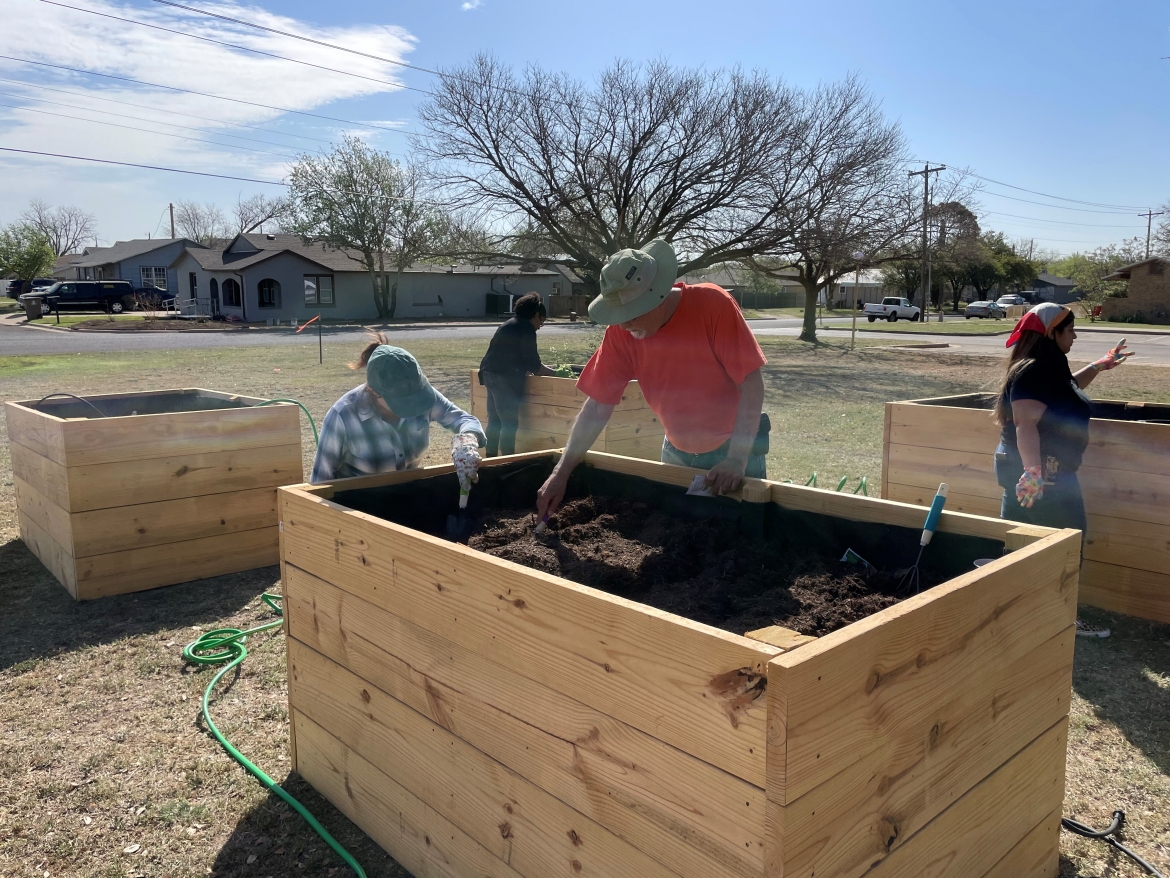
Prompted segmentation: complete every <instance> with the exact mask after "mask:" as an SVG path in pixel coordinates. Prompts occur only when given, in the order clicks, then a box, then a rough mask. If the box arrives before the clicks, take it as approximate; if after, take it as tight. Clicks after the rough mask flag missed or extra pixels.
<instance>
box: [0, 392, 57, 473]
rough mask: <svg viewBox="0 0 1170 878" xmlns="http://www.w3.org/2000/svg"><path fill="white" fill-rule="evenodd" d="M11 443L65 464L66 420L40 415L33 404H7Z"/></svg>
mask: <svg viewBox="0 0 1170 878" xmlns="http://www.w3.org/2000/svg"><path fill="white" fill-rule="evenodd" d="M4 419H5V422H6V423H7V425H8V440H9V442H18V443H20V444H21V445H23V446H24V447H25V448H28V449H31V450H32V451H35V452H36V453H37V454H39V455H41V456H42V457H47V458H48V459H49V460H52V461H54V462H55V463H59V464H61V465H62V466H64V465H65V438H64V432H63V428H64V426H65V421H63V420H61V419H60V418H56V417H53V416H52V415H48V414H45V413H44V412H38V411H36V410H35V409H33V408H32V407H31V403H27V404H22V403H16V402H6V403H4Z"/></svg>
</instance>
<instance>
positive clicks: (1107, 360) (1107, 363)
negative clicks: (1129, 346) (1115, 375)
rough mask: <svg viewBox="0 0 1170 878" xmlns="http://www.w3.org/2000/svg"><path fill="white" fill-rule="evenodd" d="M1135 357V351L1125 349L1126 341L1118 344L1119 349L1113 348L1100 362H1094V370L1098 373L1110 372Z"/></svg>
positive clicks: (1123, 340)
mask: <svg viewBox="0 0 1170 878" xmlns="http://www.w3.org/2000/svg"><path fill="white" fill-rule="evenodd" d="M1132 356H1133V351H1127V350H1126V349H1125V339H1124V338H1123V339H1122V340H1121V341H1119V342H1118V343H1117V347H1115V348H1113V350H1111V351H1110V352H1109V353H1107V354H1106V355H1105V356H1103V357H1102V358H1101V359H1099V360H1094V361H1093V368H1094V369H1096V370H1097V371H1098V372H1108V371H1109V370H1110V369H1115V368H1117V367H1118V366H1120V365H1121V364H1122V363H1124V362H1125V361H1126V360H1127V359H1128V358H1130V357H1132Z"/></svg>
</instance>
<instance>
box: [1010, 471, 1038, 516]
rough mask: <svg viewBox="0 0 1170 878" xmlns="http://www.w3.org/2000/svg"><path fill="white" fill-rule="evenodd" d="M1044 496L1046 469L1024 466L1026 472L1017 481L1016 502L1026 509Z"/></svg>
mask: <svg viewBox="0 0 1170 878" xmlns="http://www.w3.org/2000/svg"><path fill="white" fill-rule="evenodd" d="M1043 496H1044V469H1043V468H1042V467H1038V466H1027V467H1024V474H1023V475H1022V476H1020V480H1019V481H1018V482H1016V502H1017V503H1019V504H1020V505H1021V506H1023V507H1024V508H1025V509H1031V508H1032V504H1033V503H1035V502H1036V501H1037V500H1039V499H1040V498H1041V497H1043Z"/></svg>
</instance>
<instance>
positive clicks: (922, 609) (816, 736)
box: [767, 530, 1080, 805]
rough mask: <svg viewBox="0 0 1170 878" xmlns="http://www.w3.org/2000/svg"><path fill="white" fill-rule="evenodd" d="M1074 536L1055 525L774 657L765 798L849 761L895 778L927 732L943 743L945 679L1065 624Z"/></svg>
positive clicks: (960, 681) (1019, 649) (1071, 597)
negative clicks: (1049, 533)
mask: <svg viewBox="0 0 1170 878" xmlns="http://www.w3.org/2000/svg"><path fill="white" fill-rule="evenodd" d="M1079 542H1080V534H1079V532H1078V531H1073V530H1064V531H1058V532H1055V533H1054V534H1053V535H1052V536H1049V537H1046V538H1045V539H1043V540H1041V541H1039V542H1036V543H1034V544H1032V545H1031V546H1028V547H1026V548H1023V549H1020V550H1019V551H1017V552H1015V553H1013V554H1012V555H1010V556H1007V557H1005V558H1002V559H999V560H997V561H995V562H992V563H991V564H989V565H987V566H985V567H983V568H981V569H979V570H973V571H971V572H969V573H966V574H963V575H962V576H959V577H957V578H955V579H952V580H950V581H949V582H947V583H944V584H942V585H939V586H936V587H935V588H933V589H930V590H929V591H926V592H923V593H922V594H920V595H916V596H914V597H912V598H909V599H907V600H905V601H903V602H901V603H899V604H897V605H895V606H893V607H889V608H887V609H885V610H883V611H881V612H880V613H875V614H874V615H872V616H869V617H868V618H866V619H863V620H861V621H859V622H855V623H854V624H853V625H850V626H847V627H846V628H843V629H840V630H838V631H835V632H833V633H832V634H828V635H826V636H824V637H821V638H819V639H818V640H817V641H816V642H815V643H811V644H808V645H806V646H803V647H801V648H800V649H798V650H794V651H793V652H791V653H787V654H784V655H781V656H779V657H777V658H776V659H774V660H773V661H772V662H771V663H770V665H769V667H768V699H769V711H770V719H769V729H768V731H769V747H770V748H772V747H773V746H775V747H782V750H783V754H782V755H783V758H779V755H778V757H777V758H772V755H771V753H770V754H769V760H768V785H767V791H768V797H769V798H770V799H772V800H774V801H777V802H778V803H780V804H783V805H791V804H792V803H794V802H795V801H796V800H797V799H799V798H800V797H801V796H803V795H805V794H807V793H808V792H810V791H811V790H813V789H815V788H816V787H819V786H820V785H822V784H825V783H830V782H833V781H834V780H835V779H838V778H843V777H844V776H845V774H844V773H845V770H846V769H847V768H849V767H850V766H852V765H854V764H855V763H859V762H864V763H866V764H867V765H869V766H870V769H871V771H872V773H873V774H874V775H876V776H877V777H879V778H880V777H889V778H891V779H894V778H897V777H898V776H899V775H900V773H901V772H902V770H903V769H904V768H905V767H906V765H908V764H913V763H914V762H915V761H916V757H915V754H919V753H921V748H922V747H923V746H924V745H925V744H927V743H929V742H930V741H931V739H932V737H933V738H934V739H935V745H934V746H935V747H937V746H939V745H941V744H945V743H946V738H947V737H948V736H949V735H950V734H951V733H952V732H954V731H957V728H956V726H955V725H954V724H955V723H956V722H957V721H958V720H959V719H960V718H961V710H962V702H959V703H955V702H954V701H953V696H952V694H951V693H952V690H953V689H964V688H968V689H969V688H971V681H973V680H975V679H976V678H978V677H979V676H980V675H981V674H983V673H984V668H985V667H990V668H1005V667H1007V666H1009V665H1010V664H1011V663H1014V662H1015V661H1017V660H1018V659H1020V658H1022V657H1023V656H1024V655H1026V654H1028V653H1029V652H1031V651H1032V650H1033V649H1035V648H1036V647H1037V646H1038V645H1039V644H1041V643H1043V642H1045V641H1047V640H1049V639H1050V638H1052V637H1054V636H1056V635H1057V634H1059V633H1061V632H1063V631H1065V630H1066V629H1067V628H1068V627H1069V626H1071V625H1072V624H1073V623H1074V621H1075V618H1076V598H1077V580H1078V571H1079V560H1080V558H1079V548H1080V547H1079ZM1069 649H1070V650H1071V643H1070V645H1069ZM1066 688H1067V687H1066ZM952 712H953V715H952ZM936 727H937V728H936Z"/></svg>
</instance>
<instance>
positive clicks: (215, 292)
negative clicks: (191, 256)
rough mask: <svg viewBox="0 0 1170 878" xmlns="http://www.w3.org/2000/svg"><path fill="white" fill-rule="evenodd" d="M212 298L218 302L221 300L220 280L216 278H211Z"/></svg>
mask: <svg viewBox="0 0 1170 878" xmlns="http://www.w3.org/2000/svg"><path fill="white" fill-rule="evenodd" d="M211 298H212V299H214V300H215V301H216V302H218V301H219V281H217V280H216V279H215V278H212V279H211Z"/></svg>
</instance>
